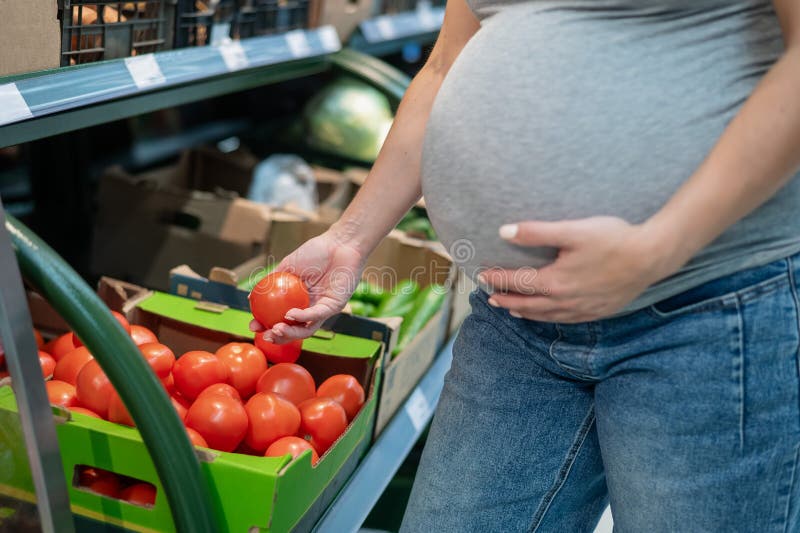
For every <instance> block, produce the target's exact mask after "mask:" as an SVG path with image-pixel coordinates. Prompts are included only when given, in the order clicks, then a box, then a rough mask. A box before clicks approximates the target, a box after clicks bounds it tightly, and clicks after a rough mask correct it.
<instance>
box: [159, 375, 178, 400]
mask: <svg viewBox="0 0 800 533" xmlns="http://www.w3.org/2000/svg"><path fill="white" fill-rule="evenodd" d="M161 384H162V385H164V388H165V389H166V391H167V394H169V395H170V396H173V395H174V394H175V393H176V391H175V378H174V377H172V372H170V374H169V375H168V376H167V377H166V378H164V379H162V380H161Z"/></svg>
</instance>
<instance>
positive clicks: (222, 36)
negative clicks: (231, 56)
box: [210, 22, 231, 46]
mask: <svg viewBox="0 0 800 533" xmlns="http://www.w3.org/2000/svg"><path fill="white" fill-rule="evenodd" d="M210 40H211V43H210V44H211V46H218V45H220V44H223V43H227V42H228V41H230V40H231V23H230V22H215V23H214V24H212V25H211V39H210Z"/></svg>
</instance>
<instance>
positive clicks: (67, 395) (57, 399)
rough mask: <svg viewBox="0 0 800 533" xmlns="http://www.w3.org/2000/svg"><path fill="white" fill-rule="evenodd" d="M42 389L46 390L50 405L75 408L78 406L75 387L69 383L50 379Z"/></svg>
mask: <svg viewBox="0 0 800 533" xmlns="http://www.w3.org/2000/svg"><path fill="white" fill-rule="evenodd" d="M44 387H45V389H47V399H48V401H49V402H50V404H51V405H60V406H61V407H75V406H76V405H78V398H77V397H76V396H75V387H74V386H73V385H71V384H70V383H66V382H64V381H59V380H57V379H51V380H50V381H47V382H45V384H44Z"/></svg>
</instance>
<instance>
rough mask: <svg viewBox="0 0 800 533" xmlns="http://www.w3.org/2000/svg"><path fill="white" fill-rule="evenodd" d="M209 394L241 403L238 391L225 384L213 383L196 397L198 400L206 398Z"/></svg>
mask: <svg viewBox="0 0 800 533" xmlns="http://www.w3.org/2000/svg"><path fill="white" fill-rule="evenodd" d="M209 394H222V395H223V396H227V397H228V398H232V399H234V400H236V401H237V402H241V401H242V397H241V396H240V395H239V391H237V390H236V389H234V388H233V387H232V386H231V385H228V384H227V383H214V384H213V385H209V386H208V387H206V388H205V389H203V392H201V393H200V394H198V395H197V397H198V398H199V397H200V396H207V395H209Z"/></svg>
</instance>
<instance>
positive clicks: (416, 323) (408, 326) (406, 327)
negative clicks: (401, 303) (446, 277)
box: [392, 283, 447, 357]
mask: <svg viewBox="0 0 800 533" xmlns="http://www.w3.org/2000/svg"><path fill="white" fill-rule="evenodd" d="M446 295H447V291H445V289H444V287H443V286H441V285H438V284H436V283H431V284H430V285H428V286H427V287H425V288H424V289H423V290H422V292H420V293H419V295H418V296H417V298H416V299H415V300H414V308H413V309H412V310H411V312H410V313H408V316H406V318H405V319H404V320H403V323H402V324H401V325H400V333H399V337H398V339H397V345H396V346H395V348H394V350H393V351H392V357H394V356H396V355H397V354H398V353H400V352H401V351H403V350H404V349H405V347H406V346H408V343H409V342H411V341H412V340H413V339H414V337H415V336H416V335H417V334H418V333H419V332H420V331H421V330H422V328H424V327H425V324H427V323H428V320H430V319H431V318H432V317H433V315H435V314H436V312H437V311H439V309H440V308H441V307H442V303H443V302H444V298H445V296H446Z"/></svg>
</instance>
